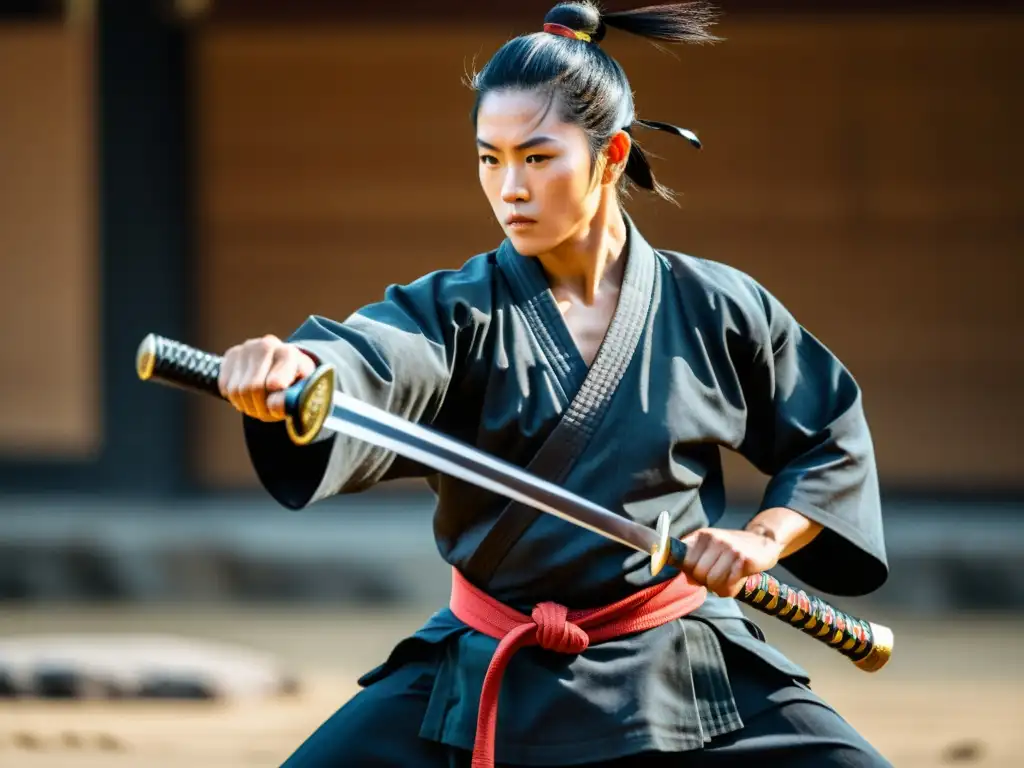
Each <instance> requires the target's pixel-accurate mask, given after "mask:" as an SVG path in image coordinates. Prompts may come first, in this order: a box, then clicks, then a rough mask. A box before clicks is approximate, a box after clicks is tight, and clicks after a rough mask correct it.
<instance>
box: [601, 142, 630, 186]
mask: <svg viewBox="0 0 1024 768" xmlns="http://www.w3.org/2000/svg"><path fill="white" fill-rule="evenodd" d="M632 146H633V139H632V138H631V137H630V135H629V134H628V133H626V132H625V131H619V132H618V133H616V134H615V135H613V136H612V137H611V139H609V140H608V146H607V147H605V150H604V160H605V164H604V175H603V178H602V179H601V181H602V182H603V183H604V184H615V183H617V182H618V180H619V177H620V176H621V175H622V172H623V170H624V169H625V168H626V161H627V160H628V159H629V150H630V149H631V148H632Z"/></svg>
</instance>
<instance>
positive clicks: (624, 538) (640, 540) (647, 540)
mask: <svg viewBox="0 0 1024 768" xmlns="http://www.w3.org/2000/svg"><path fill="white" fill-rule="evenodd" d="M221 361H222V358H221V357H219V356H217V355H213V354H210V353H208V352H203V351H201V350H198V349H195V348H194V347H190V346H188V345H187V344H183V343H181V342H179V341H174V340H171V339H167V338H164V337H162V336H156V335H154V334H150V335H148V336H147V337H146V338H145V339H143V341H142V343H141V344H140V345H139V349H138V354H137V355H136V361H135V362H136V370H137V372H138V375H139V378H140V379H142V380H143V381H155V382H159V383H162V384H167V385H172V386H176V387H181V388H183V389H187V390H192V391H197V392H204V393H207V394H210V395H214V396H216V397H221V394H220V389H219V387H218V383H217V379H218V377H219V375H220V366H221ZM285 414H286V416H285V428H286V430H287V433H288V436H289V438H291V440H292V442H294V443H295V444H296V445H305V444H307V443H309V442H311V441H312V440H313V439H314V438H316V437H317V435H319V434H320V432H321V430H323V429H325V428H326V429H329V430H332V431H334V432H340V433H342V434H345V435H348V436H349V437H353V438H356V439H357V440H364V441H366V442H368V443H371V444H373V445H376V446H378V447H381V448H386V449H387V450H390V451H394V452H395V453H396V454H399V455H401V456H404V457H405V458H407V459H411V460H413V461H416V462H419V463H420V464H423V465H425V466H428V467H430V468H432V469H435V470H437V471H438V472H442V473H444V474H447V475H451V476H452V477H457V478H459V479H460V480H465V481H466V482H468V483H472V484H474V485H477V486H480V487H482V488H486V489H487V490H490V491H493V492H494V493H498V494H501V495H503V496H506V497H508V498H510V499H513V500H515V501H518V502H520V503H522V504H526V505H528V506H531V507H534V508H536V509H539V510H540V511H542V512H546V513H548V514H549V515H555V516H556V517H559V518H561V519H562V520H565V521H567V522H569V523H572V524H573V525H577V526H580V527H582V528H586V529H587V530H590V531H593V532H594V533H596V534H598V535H600V536H603V537H605V538H606V539H611V540H612V541H617V542H619V543H620V544H622V545H624V546H627V547H630V548H632V549H635V550H638V551H640V552H643V553H645V554H647V555H649V556H650V558H651V573H652V574H655V575H656V574H658V573H659V572H660V571H661V570H662V569H663V568H665V566H671V567H673V568H677V569H681V567H682V563H683V559H684V557H685V555H686V545H685V544H683V543H682V542H681V541H680V540H679V539H676V538H674V537H672V536H670V535H669V522H670V520H669V515H668V512H662V513H661V515H659V517H658V523H657V528H656V529H652V528H648V527H647V526H645V525H641V524H639V523H636V522H634V521H632V520H628V519H626V518H625V517H622V516H620V515H617V514H615V513H614V512H611V511H610V510H607V509H605V508H603V507H601V506H599V505H597V504H594V503H593V502H590V501H588V500H586V499H584V498H582V497H580V496H577V495H576V494H574V493H571V492H569V491H567V490H565V489H564V488H561V487H559V486H557V485H555V484H553V483H549V482H547V481H545V480H542V479H540V478H538V477H536V476H535V475H532V474H531V473H529V472H526V471H524V470H523V469H521V468H519V467H517V466H515V465H514V464H511V463H509V462H506V461H502V460H501V459H498V458H496V457H494V456H491V455H489V454H487V453H485V452H483V451H481V450H479V449H477V448H474V447H473V446H470V445H467V444H465V443H462V442H460V441H458V440H454V439H452V438H450V437H447V436H445V435H443V434H441V433H440V432H437V431H436V430H433V429H430V428H429V427H425V426H423V425H421V424H417V423H415V422H411V421H408V420H406V419H403V418H400V417H398V416H395V415H394V414H392V413H389V412H387V411H385V410H382V409H380V408H376V407H375V406H372V405H369V404H367V403H364V402H361V401H359V400H357V399H355V398H353V397H351V396H350V395H346V394H345V393H343V392H339V391H336V389H335V373H334V368H332V367H331V366H329V365H321V366H320V367H318V368H317V369H316V371H314V372H313V374H312V375H311V376H309V377H308V378H306V379H303V380H302V381H300V382H297V383H296V384H294V385H293V386H292V387H290V388H289V389H288V390H287V391H286V392H285ZM737 599H738V600H739V601H740V602H742V603H746V604H747V605H750V606H752V607H754V608H756V609H757V610H759V611H761V612H762V613H765V614H768V615H769V616H776V617H778V618H779V619H782V620H783V621H785V622H787V623H788V624H790V625H791V626H795V627H797V628H798V629H800V630H801V631H803V632H804V633H806V634H808V635H811V636H812V637H814V638H817V639H818V640H819V641H821V642H823V643H825V644H827V645H828V646H830V647H831V648H833V649H835V650H836V651H838V652H839V653H841V654H843V655H844V656H846V657H848V658H849V659H850V660H851V661H853V663H854V664H856V665H857V667H859V668H860V669H863V670H865V671H868V672H875V671H877V670H879V669H881V668H882V667H883V666H885V664H886V662H888V660H889V658H890V656H891V655H892V646H893V639H894V638H893V633H892V630H890V629H889V628H888V627H885V626H882V625H880V624H874V623H872V622H868V621H864V620H862V619H858V618H856V617H854V616H850V615H849V614H845V613H842V612H841V611H838V610H836V609H835V608H833V607H832V606H831V605H829V604H828V603H827V602H825V601H824V600H822V599H820V598H818V597H814V596H812V595H808V594H807V593H806V592H804V591H803V590H800V589H795V588H794V587H791V586H789V585H787V584H784V583H782V582H780V581H778V580H777V579H776V578H775V577H774V576H771V575H769V574H767V573H760V574H755V575H753V576H750V577H749V578H748V579H747V581H746V583H745V584H744V586H743V589H742V590H740V593H739V594H738V595H737Z"/></svg>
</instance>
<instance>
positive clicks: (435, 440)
mask: <svg viewBox="0 0 1024 768" xmlns="http://www.w3.org/2000/svg"><path fill="white" fill-rule="evenodd" d="M324 428H325V429H329V430H332V431H334V432H339V433H341V434H344V435H348V436H349V437H353V438H355V439H357V440H364V441H366V442H368V443H371V444H373V445H376V446H379V447H381V448H385V449H387V450H389V451H394V452H395V453H396V454H398V455H400V456H404V457H405V458H407V459H410V460H412V461H415V462H418V463H420V464H423V465H424V466H427V467H430V468H431V469H434V470H437V471H438V472H442V473H444V474H446V475H450V476H452V477H456V478H458V479H460V480H464V481H466V482H467V483H472V484H473V485H477V486H480V487H482V488H485V489H487V490H489V491H492V492H494V493H498V494H501V495H503V496H507V497H508V498H510V499H513V500H514V501H518V502H520V503H522V504H526V505H527V506H530V507H533V508H535V509H539V510H540V511H541V512H546V513H547V514H549V515H554V516H555V517H559V518H561V519H562V520H565V521H566V522H569V523H572V524H573V525H577V526H580V527H581V528H586V529H587V530H590V531H592V532H594V533H596V534H598V535H600V536H604V537H605V538H607V539H611V540H612V541H616V542H618V543H620V544H624V545H625V546H627V547H631V548H632V549H635V550H637V551H640V552H644V553H645V554H647V555H653V554H654V552H655V549H656V547H657V545H658V542H659V536H658V533H657V532H656V531H655V530H654V529H652V528H648V527H647V526H644V525H641V524H640V523H637V522H634V521H632V520H628V519H626V518H624V517H622V516H620V515H617V514H615V513H614V512H612V511H610V510H608V509H605V508H604V507H602V506H600V505H598V504H595V503H593V502H591V501H588V500H587V499H585V498H583V497H582V496H578V495H576V494H574V493H572V492H571V491H567V490H566V489H564V488H561V487H559V486H557V485H555V484H554V483H550V482H548V481H546V480H542V479H541V478H538V477H536V476H535V475H532V474H530V473H529V472H526V471H525V470H523V469H521V468H519V467H517V466H516V465H514V464H511V463H509V462H506V461H503V460H501V459H498V458H496V457H494V456H491V455H490V454H488V453H485V452H484V451H481V450H479V449H477V448H475V447H473V446H471V445H468V444H466V443H463V442H461V441H459V440H455V439H453V438H451V437H448V436H446V435H443V434H441V433H440V432H437V431H436V430H433V429H430V428H429V427H425V426H423V425H421V424H417V423H415V422H412V421H408V420H406V419H403V418H401V417H399V416H395V415H394V414H392V413H389V412H387V411H384V410H381V409H380V408H377V407H375V406H373V405H369V404H368V403H364V402H362V401H360V400H357V399H356V398H354V397H352V396H351V395H346V394H345V393H343V392H335V393H334V397H333V400H332V404H331V412H330V414H329V415H328V416H327V418H326V420H325V421H324Z"/></svg>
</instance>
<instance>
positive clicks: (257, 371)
mask: <svg viewBox="0 0 1024 768" xmlns="http://www.w3.org/2000/svg"><path fill="white" fill-rule="evenodd" d="M272 361H273V355H272V353H271V352H270V350H262V349H260V348H257V349H254V350H253V354H252V355H250V357H249V360H248V364H247V366H246V369H245V376H244V378H243V380H242V392H241V396H242V402H244V403H245V412H246V413H247V414H248V415H249V416H252V417H253V418H256V419H261V420H262V419H264V418H265V417H267V416H269V415H270V414H269V413H268V412H267V392H266V388H265V387H266V384H265V382H266V380H267V373H268V372H269V371H270V365H271V363H272Z"/></svg>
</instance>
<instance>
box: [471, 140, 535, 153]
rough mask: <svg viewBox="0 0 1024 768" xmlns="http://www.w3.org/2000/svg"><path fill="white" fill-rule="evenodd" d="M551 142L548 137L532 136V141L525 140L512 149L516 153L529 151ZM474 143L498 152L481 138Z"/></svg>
mask: <svg viewBox="0 0 1024 768" xmlns="http://www.w3.org/2000/svg"><path fill="white" fill-rule="evenodd" d="M553 141H554V139H553V138H551V137H550V136H534V137H533V138H532V139H527V140H526V141H524V142H523V143H522V144H517V145H516V146H515V147H513V149H515V150H516V151H517V152H518V151H520V150H523V149H530V148H532V147H536V146H538V145H540V144H547V143H549V142H553ZM476 143H477V145H478V146H480V147H483V148H484V149H491V150H494V151H495V152H497V151H498V148H497V147H496V146H494V145H493V144H488V143H487V142H486V141H484V140H483V139H481V138H477V140H476Z"/></svg>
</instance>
